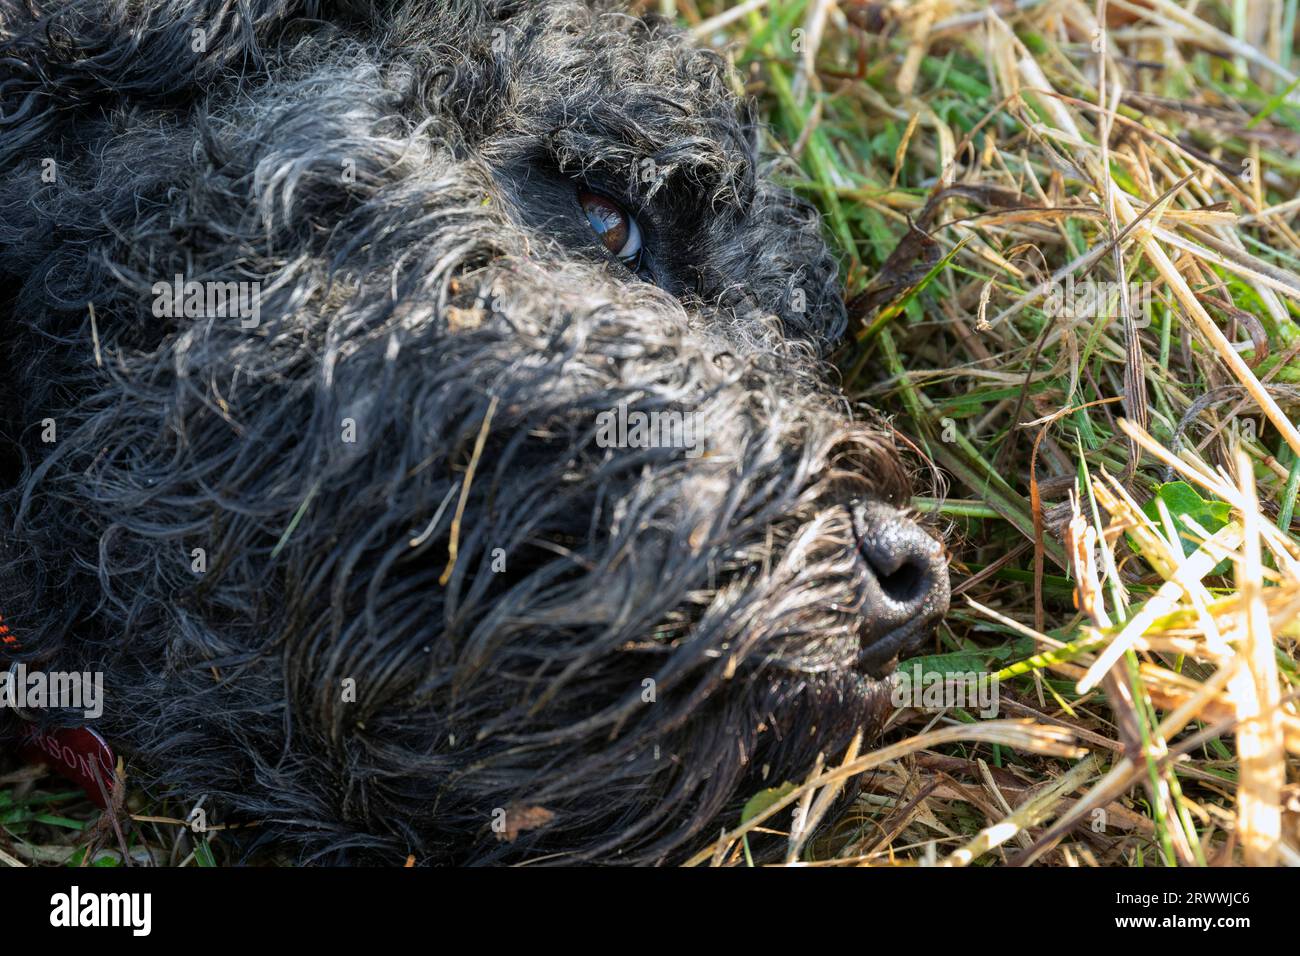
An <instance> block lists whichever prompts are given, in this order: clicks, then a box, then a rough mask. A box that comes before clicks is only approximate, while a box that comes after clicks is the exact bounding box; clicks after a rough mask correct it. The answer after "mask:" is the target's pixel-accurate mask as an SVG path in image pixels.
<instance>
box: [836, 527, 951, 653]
mask: <svg viewBox="0 0 1300 956" xmlns="http://www.w3.org/2000/svg"><path fill="white" fill-rule="evenodd" d="M853 518H854V530H855V532H856V535H857V548H858V557H859V558H860V559H861V561H862V564H863V569H864V573H863V574H862V576H861V577H862V592H863V593H862V605H861V615H862V620H863V624H862V630H861V632H860V634H861V638H860V639H861V642H862V654H861V657H860V658H859V660H858V666H859V668H861V669H862V670H865V671H866V672H867V673H869V674H872V675H879V674H883V673H886V672H888V670H889V669H890V665H891V664H892V663H893V662H894V661H895V659H897V658H900V657H906V656H907V655H908V654H910V653H912V652H913V651H915V650H916V649H917V648H918V647H920V645H921V644H922V643H924V641H925V640H926V638H928V637H929V636H930V634H931V633H933V631H934V627H935V625H936V624H937V623H938V622H939V620H940V618H942V617H943V616H944V614H945V613H947V611H948V560H947V558H946V557H945V555H944V551H943V546H942V545H941V544H940V543H939V542H938V541H936V540H935V539H934V538H932V537H931V536H930V535H929V534H927V533H926V532H925V530H924V529H923V528H921V526H920V525H918V524H917V523H916V522H914V521H912V520H911V519H910V518H908V517H907V516H906V515H905V514H903V513H902V512H901V511H899V510H898V509H897V508H892V507H890V506H889V505H885V504H880V503H878V502H871V503H866V504H861V505H858V506H857V507H855V508H854V509H853Z"/></svg>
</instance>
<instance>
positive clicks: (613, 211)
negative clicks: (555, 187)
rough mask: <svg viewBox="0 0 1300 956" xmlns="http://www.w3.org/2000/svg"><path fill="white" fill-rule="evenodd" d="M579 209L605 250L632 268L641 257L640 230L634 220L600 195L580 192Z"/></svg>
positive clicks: (614, 203) (616, 204)
mask: <svg viewBox="0 0 1300 956" xmlns="http://www.w3.org/2000/svg"><path fill="white" fill-rule="evenodd" d="M578 205H580V206H581V207H582V211H583V212H584V213H586V215H587V222H589V223H590V224H591V228H592V230H593V231H594V232H595V233H596V236H597V238H599V239H600V241H601V244H602V245H604V247H605V248H606V249H608V250H609V251H610V252H612V253H613V254H614V255H616V256H618V258H619V259H621V260H622V261H623V262H624V263H627V264H628V265H631V266H633V267H634V268H635V263H636V261H637V260H638V259H639V258H640V256H641V230H640V228H639V227H638V226H637V224H636V220H635V219H633V218H632V217H631V216H629V215H628V214H627V212H626V211H624V209H623V207H622V206H620V205H619V204H618V203H616V202H614V200H612V199H610V198H608V197H606V196H602V195H600V194H599V193H591V192H585V191H582V190H579V192H578Z"/></svg>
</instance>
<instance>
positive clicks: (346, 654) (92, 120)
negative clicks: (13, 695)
mask: <svg viewBox="0 0 1300 956" xmlns="http://www.w3.org/2000/svg"><path fill="white" fill-rule="evenodd" d="M218 6H219V5H216V4H211V5H209V4H201V3H173V4H168V5H165V7H159V8H157V9H156V10H154V11H153V12H151V13H141V12H138V11H135V9H134V8H132V10H131V11H127V10H126V8H123V7H120V6H118V5H112V9H113V10H114V11H115V12H114V13H112V14H111V15H109V14H107V13H105V12H104V11H102V10H100V11H97V12H96V8H97V7H98V5H97V4H90V5H86V6H84V7H79V6H74V7H71V8H61V9H59V10H56V11H54V12H53V13H52V14H50V22H49V23H43V24H40V25H39V26H37V25H33V24H31V23H26V22H25V21H22V20H20V19H11V22H10V23H8V24H7V26H6V31H7V36H8V38H7V41H6V42H7V47H8V52H9V53H10V54H11V56H10V59H9V61H8V63H7V65H6V66H5V69H6V70H9V71H11V75H10V77H9V78H8V79H7V80H6V83H5V84H4V94H3V95H4V96H5V97H6V102H5V104H4V106H5V108H4V110H3V113H4V115H5V116H15V115H18V119H17V120H8V121H5V122H6V123H8V126H7V127H6V126H0V158H2V159H3V162H4V163H5V164H6V166H7V168H8V169H9V170H16V169H29V170H31V173H32V176H33V177H34V179H35V180H36V181H35V182H33V183H30V184H27V185H26V187H20V186H16V185H14V184H13V181H14V177H13V175H9V177H8V179H9V182H8V183H7V184H6V185H5V186H4V187H3V188H4V190H5V191H6V193H7V195H6V197H5V200H6V206H7V207H8V208H9V209H11V210H17V214H16V218H11V219H10V220H9V221H7V222H5V223H4V224H3V225H0V245H3V246H4V248H5V265H4V266H0V270H3V271H5V272H7V273H9V275H8V278H9V279H10V280H13V281H17V282H18V283H19V286H18V288H19V291H18V293H17V295H16V297H15V299H14V300H13V301H12V302H11V303H10V305H9V306H8V308H9V309H10V315H8V316H6V317H5V318H4V321H6V322H9V323H11V326H12V327H13V328H15V329H21V330H22V332H21V335H16V334H15V333H13V332H6V333H5V341H6V347H7V348H9V349H11V350H13V352H14V354H15V355H16V356H19V357H20V358H21V359H22V360H23V362H24V366H25V367H27V368H28V369H29V372H28V373H27V375H28V380H27V381H26V382H25V383H20V386H22V387H20V388H19V389H18V392H19V393H20V394H21V395H23V396H25V398H22V399H20V400H19V407H18V408H17V410H16V411H15V414H14V416H13V417H14V418H15V420H16V421H17V423H18V425H19V426H20V428H21V430H22V431H23V434H24V436H25V438H24V444H25V447H26V449H27V451H26V454H27V456H28V458H29V461H30V464H29V466H28V467H27V468H26V469H25V470H24V472H23V475H22V477H21V479H20V480H19V481H18V482H17V483H16V484H15V487H14V489H13V490H12V491H11V492H9V493H8V494H7V496H6V500H7V501H8V503H9V508H10V510H11V512H12V514H13V515H14V516H15V517H14V524H15V528H16V530H17V534H16V535H15V541H16V549H15V555H14V561H15V563H14V564H13V565H12V566H13V567H15V568H17V567H23V570H22V572H21V574H18V573H17V572H15V575H14V577H13V580H12V581H11V583H10V585H9V589H10V595H9V597H8V600H9V601H10V602H11V604H10V610H9V614H10V618H11V619H13V618H15V617H16V616H18V615H21V616H22V619H23V625H25V627H26V629H27V635H28V644H29V646H30V647H32V648H34V649H35V650H33V651H32V653H33V654H37V653H39V654H44V655H49V656H53V657H56V658H57V657H59V656H62V657H63V658H64V659H77V658H78V657H79V658H80V660H81V661H82V662H90V663H92V664H100V665H102V666H103V667H104V668H105V670H106V672H107V674H106V693H107V697H108V700H107V702H106V704H107V708H108V716H107V717H106V723H107V724H108V729H109V733H110V735H113V734H116V735H117V736H119V737H121V738H122V739H124V740H126V741H128V742H130V744H131V745H132V746H133V747H134V748H135V749H136V750H137V752H138V753H139V754H140V755H141V758H142V759H143V761H144V762H145V763H147V764H149V765H150V766H151V767H152V768H153V770H154V772H156V773H158V774H159V775H160V776H161V777H162V779H164V780H165V781H166V782H168V783H171V784H174V785H177V786H180V787H183V788H185V789H186V790H187V791H188V792H194V793H199V792H214V793H216V794H217V795H218V796H219V797H222V798H224V800H225V802H226V803H228V804H229V805H232V806H234V807H236V808H239V809H242V810H244V811H246V812H248V813H252V814H255V815H257V816H258V817H259V818H261V819H264V820H268V821H271V822H274V821H277V820H279V821H282V822H284V823H286V824H287V825H289V826H290V828H291V829H292V830H293V832H294V834H295V835H297V836H299V837H301V838H302V839H303V840H304V841H308V842H309V843H310V844H311V845H312V846H313V847H314V848H318V849H319V848H328V847H330V846H345V845H348V844H352V845H359V846H363V845H375V846H384V847H416V848H420V849H422V850H423V851H424V852H427V853H429V854H431V855H437V854H445V855H447V856H451V857H455V858H459V859H493V858H500V857H511V858H518V857H527V856H537V855H539V854H541V853H544V852H545V853H556V854H560V855H561V856H562V857H563V858H575V857H576V858H597V859H613V858H621V859H626V860H659V859H663V858H665V857H666V856H669V855H671V854H672V853H673V852H675V851H677V850H679V849H680V848H681V847H682V846H683V845H685V844H687V843H688V842H690V841H692V840H693V839H694V838H695V837H697V835H698V834H699V833H700V832H701V830H702V829H703V828H704V827H706V825H709V824H711V823H712V822H713V821H715V820H716V819H717V817H718V815H719V814H720V813H722V812H723V811H724V810H726V809H727V808H728V807H731V806H733V805H735V803H736V801H737V800H743V798H744V797H746V796H748V795H750V794H751V793H752V791H753V790H754V789H756V788H758V787H760V786H764V785H767V786H770V785H773V784H776V783H780V782H781V781H782V780H784V779H787V778H792V777H794V776H796V775H798V774H801V773H803V772H806V770H807V768H808V767H809V766H810V765H811V764H812V762H813V760H814V759H815V757H816V755H817V754H818V753H825V754H827V755H828V756H829V755H831V754H833V753H834V752H835V751H837V750H839V749H840V748H842V747H843V746H844V745H845V744H846V743H847V742H848V741H849V740H850V739H851V738H852V736H853V735H854V733H856V732H857V731H858V730H860V729H864V728H865V729H867V730H868V731H869V730H870V729H871V728H872V727H873V726H875V725H877V724H878V723H879V720H880V718H881V717H882V715H883V714H884V713H885V711H886V709H887V707H888V699H887V698H888V694H887V691H886V687H887V685H886V684H884V683H883V682H882V681H881V680H880V677H881V676H882V674H883V673H885V671H887V669H888V665H889V662H890V661H892V660H893V659H894V658H896V657H897V656H899V655H901V654H906V653H908V652H909V651H910V650H912V649H914V648H915V647H917V646H918V644H919V643H920V642H921V641H922V640H923V639H924V638H925V636H926V635H927V633H928V632H929V631H930V630H932V628H933V625H934V623H935V621H936V619H937V618H938V617H939V616H940V615H941V614H942V613H943V612H944V610H945V609H946V607H947V601H948V584H947V571H946V567H945V563H944V560H943V557H942V551H941V548H940V546H939V544H938V543H937V542H936V541H934V540H933V539H932V538H931V537H930V536H929V535H928V534H926V533H925V532H924V531H923V530H922V529H921V528H920V527H918V526H917V525H916V524H914V523H913V522H912V521H911V520H910V519H909V518H908V517H907V516H906V515H905V513H904V509H905V508H906V505H907V494H908V482H907V480H906V471H905V469H904V466H903V464H902V461H901V457H900V454H899V452H898V450H897V449H896V448H895V446H894V444H893V442H892V440H891V437H890V433H889V432H888V430H887V429H883V428H881V427H878V426H876V425H873V424H871V423H870V422H863V421H862V420H855V419H854V418H853V417H852V416H851V415H850V414H849V411H848V407H847V404H846V403H845V401H844V400H843V399H842V398H841V397H840V396H839V395H838V393H837V391H836V389H835V387H834V386H833V383H832V380H831V376H830V375H829V369H828V366H827V365H826V364H825V359H826V355H827V353H828V351H829V349H830V348H831V346H832V345H833V344H834V343H835V342H836V340H837V339H838V338H839V337H840V336H841V335H842V334H843V333H844V330H845V316H844V309H843V305H842V301H841V298H840V294H839V286H838V279H837V274H836V264H835V262H834V260H833V258H832V257H831V255H830V254H829V253H828V251H827V249H826V247H825V245H824V242H823V239H822V236H821V227H820V224H819V221H818V218H817V216H816V215H815V213H814V211H813V210H812V209H811V208H810V207H809V206H808V205H807V204H806V203H805V202H803V201H802V200H800V199H798V198H796V197H795V196H794V195H793V194H792V192H791V191H790V190H788V189H787V188H785V187H783V186H780V185H777V184H776V182H775V180H774V178H773V177H774V171H773V170H772V169H770V168H767V167H765V166H764V164H763V163H762V162H760V158H759V147H758V134H757V132H756V129H755V127H754V126H753V125H752V124H751V123H750V122H749V121H748V120H747V118H746V116H745V115H744V113H743V111H742V110H741V109H740V107H739V106H738V100H737V97H736V93H735V91H734V86H735V77H734V76H732V75H731V74H730V73H729V71H728V68H727V67H726V65H725V64H724V62H723V61H722V60H721V59H720V58H719V57H718V56H717V55H716V54H714V53H711V52H707V51H702V50H699V49H696V48H695V47H693V46H692V45H691V43H690V42H689V40H688V39H686V38H685V37H684V36H683V35H682V34H680V33H679V32H677V31H676V30H674V29H672V28H670V27H669V26H667V25H666V24H664V23H661V22H658V21H654V20H650V21H646V20H640V19H635V18H632V17H629V16H627V15H625V14H622V13H619V12H616V11H609V10H603V9H600V10H593V9H592V8H591V6H590V5H589V4H583V3H576V2H547V3H534V2H526V3H518V2H496V3H493V2H474V3H469V2H460V3H436V4H429V5H424V4H412V5H404V4H398V5H395V9H394V10H392V11H389V12H386V13H384V14H382V15H380V14H374V13H370V12H366V11H365V10H362V9H360V8H346V10H345V11H344V12H340V13H339V14H338V15H337V16H336V17H334V18H333V22H332V23H331V24H329V25H324V24H322V23H320V22H319V21H318V20H316V19H313V20H310V21H309V20H301V19H298V18H297V15H296V11H295V5H294V4H289V3H271V2H264V3H254V4H251V8H250V11H249V12H247V13H242V12H241V14H239V15H237V16H234V15H232V16H227V17H226V18H225V19H222V18H221V17H220V16H218V15H217V14H216V13H209V12H207V8H208V7H211V9H212V10H216V9H217V7H218ZM222 9H225V8H222ZM240 10H241V11H243V10H244V8H243V7H241V8H240ZM347 10H350V11H351V12H350V13H349V12H347ZM92 13H94V14H95V15H93V16H92ZM372 18H373V19H372ZM196 29H199V30H204V31H205V32H204V34H203V36H204V42H203V44H202V49H192V47H194V46H195V44H194V43H193V42H192V37H193V36H194V33H193V31H194V30H196ZM128 48H129V49H130V50H131V51H132V52H131V54H130V56H125V55H124V56H120V57H116V58H115V57H114V56H113V54H114V53H115V52H121V51H125V50H127V49H128ZM33 91H39V93H40V96H38V97H37V98H36V101H35V102H36V103H39V105H36V106H33V107H32V108H30V109H28V110H27V111H26V112H25V113H22V112H20V111H16V110H14V109H11V108H10V107H11V104H9V103H8V98H11V97H12V98H16V100H15V103H17V102H18V101H21V100H22V97H23V96H24V95H26V94H31V93H32V92H33ZM47 156H48V157H49V158H52V159H53V160H54V164H55V167H56V168H57V169H58V170H59V179H58V181H57V183H56V184H54V185H53V186H50V187H48V188H47V187H46V186H42V185H41V184H40V183H39V176H40V171H41V160H42V158H44V157H47ZM23 188H25V194H24V195H23V196H22V199H23V201H22V202H21V203H18V202H14V201H13V200H14V199H15V198H17V197H18V193H17V192H16V190H19V189H23ZM70 267H71V268H70ZM241 282H242V283H247V284H248V285H247V287H244V286H229V285H225V284H226V283H241ZM189 283H198V285H197V286H191V285H189ZM218 284H220V285H221V292H220V298H221V302H222V303H224V304H223V305H221V307H220V308H218V309H216V310H215V312H216V313H219V314H214V301H215V300H214V297H213V292H212V290H213V288H214V286H216V285H218ZM195 289H197V290H198V291H197V293H195ZM191 293H194V294H193V295H192V294H191ZM245 293H246V297H245ZM195 295H197V298H195ZM232 297H233V299H234V301H236V302H238V303H240V305H239V306H238V307H235V308H231V307H229V302H230V301H231V300H232ZM192 303H196V304H194V305H193V307H191V304H192ZM88 305H93V306H94V311H95V324H94V326H93V329H92V327H91V320H90V318H89V313H88ZM92 333H93V334H92ZM51 342H55V343H58V347H57V348H53V347H51V345H50V343H51ZM46 417H52V418H54V419H55V420H56V421H57V422H58V423H59V428H60V434H59V438H58V441H57V443H55V444H53V445H52V446H51V445H48V444H42V443H41V442H40V440H39V438H38V437H37V436H36V435H35V434H34V433H35V431H36V429H37V427H38V426H37V423H38V422H40V421H41V420H43V419H44V418H46ZM196 555H199V556H201V559H202V560H199V558H198V557H196ZM15 594H18V595H19V597H18V598H15V597H14V595H15ZM5 599H6V597H5V595H4V594H0V600H5ZM56 599H57V600H58V601H59V602H61V603H60V604H59V606H60V607H65V608H72V609H73V612H71V613H69V614H68V615H61V616H52V615H49V614H44V613H42V612H43V609H45V608H48V607H50V606H53V604H54V602H55V600H56ZM14 601H17V602H18V603H19V604H20V605H23V606H20V607H17V608H15V607H14V604H13V602H14ZM24 602H25V604H24ZM68 617H76V618H77V619H78V620H77V622H76V623H75V624H74V625H73V626H69V624H68V622H67V618H68ZM196 748H198V749H196ZM216 754H220V755H221V758H220V761H219V762H216V764H215V765H214V760H213V757H214V755H216ZM764 781H766V783H764ZM502 820H506V821H507V826H506V830H507V831H508V832H506V833H504V834H503V833H501V832H500V829H501V828H500V827H499V826H498V827H497V828H496V831H497V832H493V826H492V825H493V823H494V822H497V823H500V821H502ZM502 837H509V838H510V839H509V840H506V839H502Z"/></svg>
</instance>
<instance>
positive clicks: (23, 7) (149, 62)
mask: <svg viewBox="0 0 1300 956" xmlns="http://www.w3.org/2000/svg"><path fill="white" fill-rule="evenodd" d="M323 6H324V5H323V4H321V3H318V2H314V0H247V2H241V3H237V4H231V3H228V2H226V0H164V2H159V3H124V2H120V0H63V2H59V0H56V2H53V3H50V4H42V5H41V6H40V8H39V9H37V8H36V7H35V5H33V4H30V3H28V2H27V0H0V62H2V63H3V67H0V165H2V164H5V163H8V162H9V161H10V160H12V159H13V158H14V157H15V156H17V155H20V154H21V153H22V151H23V150H24V149H25V148H27V147H29V146H30V145H32V144H34V143H37V142H39V141H40V140H41V139H42V138H44V137H45V136H46V135H47V134H48V133H50V132H51V131H52V130H53V129H54V128H55V127H56V126H58V125H60V124H66V123H69V122H72V121H73V119H74V117H75V116H76V115H77V114H78V113H80V112H82V111H84V110H87V109H102V108H104V107H106V106H115V105H118V104H121V103H140V104H143V105H155V104H162V103H167V104H171V105H175V104H178V103H183V102H185V101H186V100H187V99H189V98H191V97H194V96H196V95H198V94H199V93H201V92H202V91H203V90H204V89H205V88H206V87H207V86H208V85H209V84H211V83H212V82H213V81H214V80H215V79H216V77H217V76H218V75H219V74H220V73H222V72H223V71H227V70H232V69H233V70H237V71H240V72H242V73H245V74H247V73H250V72H253V71H256V70H257V69H258V68H259V65H260V63H261V59H262V55H261V50H262V47H263V45H264V44H265V43H266V42H268V40H270V39H271V38H272V37H273V36H276V35H278V34H280V33H282V32H283V30H284V29H285V27H286V26H287V25H288V24H290V23H292V22H293V21H295V20H299V19H304V18H308V17H319V16H321V14H322V13H323V10H322V7H323ZM329 6H331V7H333V8H337V10H336V11H335V13H336V17H335V18H336V19H343V18H346V17H347V15H348V13H347V11H348V10H349V9H350V7H349V4H348V3H346V2H344V3H335V4H329Z"/></svg>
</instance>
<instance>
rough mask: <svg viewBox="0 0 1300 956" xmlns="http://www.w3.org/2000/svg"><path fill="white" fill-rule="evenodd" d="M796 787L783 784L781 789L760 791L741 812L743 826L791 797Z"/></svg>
mask: <svg viewBox="0 0 1300 956" xmlns="http://www.w3.org/2000/svg"><path fill="white" fill-rule="evenodd" d="M795 786H796V785H795V784H793V783H783V784H781V786H779V787H771V788H769V789H767V790H760V791H758V793H756V794H754V795H753V796H752V797H750V798H749V800H748V801H746V803H745V806H744V809H742V810H741V811H740V822H741V825H744V824H746V823H748V822H749V821H750V820H752V819H753V818H754V817H756V816H758V815H759V814H760V813H762V812H763V811H764V810H766V809H767V808H768V807H770V806H771V805H772V804H774V803H776V802H777V801H778V800H780V799H782V798H784V797H786V796H789V794H790V792H791V791H793V790H794V788H795Z"/></svg>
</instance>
